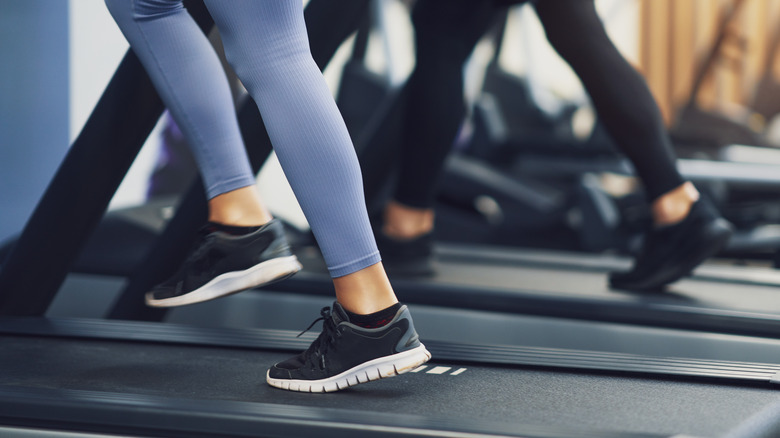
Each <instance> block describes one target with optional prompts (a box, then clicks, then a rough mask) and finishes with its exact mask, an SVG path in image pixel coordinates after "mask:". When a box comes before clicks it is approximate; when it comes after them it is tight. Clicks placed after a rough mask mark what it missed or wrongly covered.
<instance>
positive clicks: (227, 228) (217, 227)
mask: <svg viewBox="0 0 780 438" xmlns="http://www.w3.org/2000/svg"><path fill="white" fill-rule="evenodd" d="M264 226H265V225H255V226H251V227H237V226H235V225H224V224H220V223H217V222H209V223H208V224H206V229H207V230H208V231H209V232H210V233H213V232H214V231H221V232H223V233H227V234H230V235H232V236H243V235H246V234H249V233H254V232H255V231H257V230H259V229H260V228H263V227H264Z"/></svg>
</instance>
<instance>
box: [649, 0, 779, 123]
mask: <svg viewBox="0 0 780 438" xmlns="http://www.w3.org/2000/svg"><path fill="white" fill-rule="evenodd" d="M735 5H738V6H739V8H738V9H737V13H736V14H735V15H734V16H733V17H732V19H731V20H730V22H729V26H728V27H727V28H728V34H729V37H728V38H726V39H725V40H724V41H723V44H722V45H721V46H720V50H719V51H718V52H717V53H718V56H717V58H716V59H715V60H714V62H713V63H712V65H711V66H710V68H709V69H708V70H707V71H708V74H707V75H706V76H704V77H703V79H702V81H701V84H700V85H699V88H698V89H697V90H696V91H697V94H696V99H695V102H696V105H697V106H699V107H701V108H703V109H708V110H717V111H721V112H731V113H733V112H734V109H735V108H737V109H739V108H741V107H746V106H748V105H749V104H750V103H751V102H752V101H753V100H754V96H755V93H756V91H755V90H756V85H757V83H758V82H759V80H760V79H761V77H762V75H763V73H764V69H765V68H766V66H767V63H768V62H770V61H771V62H772V63H773V67H774V73H775V76H776V77H777V78H778V79H779V80H780V56H774V57H770V56H768V55H769V51H770V50H769V49H770V46H771V40H772V38H773V36H774V33H775V30H776V29H778V25H780V1H778V0H642V7H641V9H640V18H639V19H640V22H639V28H640V57H639V59H640V62H641V71H642V73H643V74H644V75H645V77H646V78H647V82H648V85H649V86H650V88H651V90H652V91H653V94H654V96H655V97H656V99H657V100H658V104H659V106H660V107H661V109H662V112H663V114H664V117H665V118H666V120H673V119H674V116H675V115H676V112H677V111H678V110H679V109H680V107H681V106H683V105H685V104H686V103H687V101H688V99H689V98H690V96H691V92H692V91H693V87H694V85H695V81H696V78H697V76H698V75H699V73H700V72H701V70H702V68H703V67H704V62H705V60H706V59H707V56H708V54H709V53H710V52H711V51H712V48H713V47H714V44H715V43H716V41H717V38H718V30H719V28H720V26H721V24H722V23H721V20H722V19H723V17H724V16H725V14H726V13H727V11H729V10H731V9H732V8H734V7H735Z"/></svg>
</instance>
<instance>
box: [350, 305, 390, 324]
mask: <svg viewBox="0 0 780 438" xmlns="http://www.w3.org/2000/svg"><path fill="white" fill-rule="evenodd" d="M400 308H401V303H395V304H393V305H392V306H390V307H388V308H387V309H382V310H380V311H378V312H374V313H369V314H368V315H358V314H357V313H352V312H350V311H349V310H347V309H344V311H345V312H347V316H348V317H349V322H351V323H352V324H355V325H357V326H360V327H363V328H378V327H382V326H384V325H386V324H387V323H388V322H390V321H392V319H393V318H395V314H396V313H398V310H399V309H400Z"/></svg>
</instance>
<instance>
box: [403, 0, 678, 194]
mask: <svg viewBox="0 0 780 438" xmlns="http://www.w3.org/2000/svg"><path fill="white" fill-rule="evenodd" d="M510 3H521V1H519V0H494V1H493V2H491V1H474V0H418V1H417V3H416V4H415V9H414V13H413V16H412V19H413V23H414V26H415V29H416V31H417V32H416V39H415V41H416V44H417V64H416V67H415V70H414V72H413V73H412V75H411V77H410V78H409V81H408V82H407V84H406V90H405V94H404V96H405V99H406V101H405V116H404V131H405V134H404V141H403V142H402V144H401V145H400V151H401V160H400V170H399V172H400V176H399V178H398V185H397V187H396V190H395V193H394V195H393V197H394V198H395V200H397V201H399V202H401V203H402V204H406V205H410V206H413V207H418V208H431V207H432V206H433V202H434V198H435V194H436V184H437V180H438V178H439V175H440V174H441V171H442V168H443V166H444V162H445V158H446V157H447V155H448V153H449V151H450V148H451V145H452V143H453V141H454V139H455V136H456V134H457V131H458V127H459V126H460V122H461V121H462V119H463V116H464V114H465V107H464V100H463V71H462V67H463V64H464V62H465V61H466V59H467V58H468V56H469V55H470V54H471V51H472V49H473V48H474V46H475V45H476V43H477V42H478V41H479V39H480V38H481V37H482V35H483V34H484V33H485V32H487V30H488V29H490V26H491V24H492V23H493V22H494V20H495V18H496V17H498V15H499V13H500V12H502V11H503V10H504V8H503V6H504V5H506V4H510ZM533 3H534V7H535V8H536V13H537V15H538V16H539V19H540V21H541V23H542V25H543V26H544V30H545V32H546V34H547V39H548V40H549V41H550V44H551V45H552V46H553V47H554V48H555V50H556V51H557V52H558V54H560V55H561V57H562V58H563V59H564V60H565V61H566V62H567V63H569V65H570V66H571V67H572V69H573V70H574V72H575V73H576V74H577V76H578V77H579V78H580V80H581V81H582V84H583V86H584V87H585V89H586V91H587V92H588V94H589V95H590V97H591V99H592V101H593V105H594V107H595V109H596V111H597V113H598V115H599V118H600V120H601V122H602V123H603V124H604V127H605V128H606V130H607V132H608V133H609V134H610V135H611V136H612V138H613V139H614V141H615V144H616V145H617V146H618V148H619V149H620V151H621V152H623V153H624V154H625V155H626V156H627V157H628V158H629V159H630V160H631V163H632V164H633V165H634V168H635V169H636V171H637V174H638V175H639V177H640V179H641V180H642V183H643V184H644V187H645V192H646V195H647V198H648V200H649V201H653V200H655V199H657V198H658V197H660V196H661V195H663V194H665V193H667V192H669V191H670V190H672V189H674V188H675V187H677V186H679V185H681V184H682V183H683V182H684V179H683V178H682V176H680V174H679V172H678V171H677V168H676V166H675V160H676V157H675V155H674V152H673V149H672V144H671V140H670V138H669V135H668V133H667V131H666V128H665V126H664V124H663V119H662V118H661V112H660V111H659V109H658V106H657V105H656V103H655V100H654V99H653V96H652V94H651V93H650V90H649V89H648V87H647V84H646V83H645V81H644V80H643V79H642V77H641V76H640V75H639V74H638V73H637V72H636V70H634V69H633V67H631V65H630V64H629V63H628V62H627V61H626V60H625V58H623V56H622V55H621V54H620V52H618V50H617V48H616V47H615V45H614V44H613V43H612V41H611V40H610V39H609V36H608V35H607V33H606V31H605V30H604V26H603V24H602V23H601V20H600V19H599V16H598V14H597V13H596V9H595V6H594V2H593V0H538V1H535V2H533Z"/></svg>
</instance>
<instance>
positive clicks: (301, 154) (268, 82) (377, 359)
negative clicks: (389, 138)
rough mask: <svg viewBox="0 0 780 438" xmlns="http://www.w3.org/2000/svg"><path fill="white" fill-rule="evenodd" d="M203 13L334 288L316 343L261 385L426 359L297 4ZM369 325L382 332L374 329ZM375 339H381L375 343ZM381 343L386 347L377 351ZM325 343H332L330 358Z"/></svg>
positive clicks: (337, 378) (325, 381)
mask: <svg viewBox="0 0 780 438" xmlns="http://www.w3.org/2000/svg"><path fill="white" fill-rule="evenodd" d="M206 5H207V7H208V8H209V11H210V12H211V14H212V16H213V17H214V20H215V22H216V23H217V26H218V27H219V28H220V31H221V34H222V38H223V42H224V44H225V49H226V54H227V58H228V60H229V61H230V63H231V65H232V66H233V68H234V70H235V71H236V74H237V75H238V76H239V78H241V80H242V82H243V84H244V85H245V86H246V88H247V90H248V92H249V93H250V94H251V95H252V97H253V98H254V100H255V102H256V103H257V105H258V107H259V108H260V111H261V113H262V114H263V120H264V121H265V124H266V127H267V129H268V134H269V136H270V138H271V141H272V143H273V145H274V149H275V151H276V153H277V156H278V157H279V161H280V163H281V165H282V168H283V169H284V171H285V174H286V175H287V177H288V180H289V181H290V185H291V187H292V188H293V191H294V192H295V194H296V197H297V198H298V201H299V202H300V204H301V208H302V209H303V211H304V213H305V215H306V217H307V220H308V221H309V224H310V225H311V228H312V231H313V232H314V235H315V237H316V239H317V241H318V243H319V245H320V248H321V250H322V253H323V256H324V257H325V261H326V264H327V265H328V268H329V270H330V273H331V276H332V277H333V278H334V287H335V289H336V296H337V302H336V303H334V306H333V310H332V311H327V312H323V318H325V326H324V327H325V328H324V330H323V333H322V334H321V335H320V338H318V340H317V341H316V342H315V343H314V344H313V345H312V347H311V348H310V349H309V350H307V351H306V352H305V353H303V354H302V355H301V356H298V357H296V358H293V359H291V360H290V361H285V362H283V363H281V364H277V366H275V367H273V368H272V369H271V370H270V371H269V374H268V377H267V379H268V382H269V383H270V384H272V385H274V386H277V387H281V388H283V389H292V390H298V391H310V390H314V391H319V390H322V391H329V390H336V389H340V388H343V387H346V386H349V385H353V384H357V383H363V382H364V381H365V380H373V379H374V378H378V377H379V376H382V377H385V376H386V375H387V373H388V372H389V371H388V370H390V368H392V366H393V365H395V366H396V367H395V368H393V370H392V372H395V371H394V370H395V369H397V371H398V372H403V371H406V370H408V369H411V368H412V367H413V366H416V365H417V364H419V363H422V362H424V361H426V360H427V359H428V357H429V354H428V353H427V351H426V350H425V347H424V346H423V345H422V344H420V343H419V340H418V339H417V336H416V333H415V332H414V327H413V324H412V323H411V317H410V316H409V314H408V310H407V309H406V308H405V307H404V306H401V305H399V304H398V301H397V299H396V297H395V294H394V292H393V290H392V287H391V286H390V283H389V281H388V280H387V277H386V275H385V273H384V270H383V268H382V265H381V263H380V261H379V254H378V251H377V249H376V244H375V242H374V238H373V234H372V232H371V228H370V225H369V222H368V214H367V212H366V207H365V200H364V198H363V192H362V181H361V175H360V169H359V166H358V163H357V158H356V155H355V151H354V148H353V146H352V142H351V140H350V138H349V135H348V133H347V130H346V126H345V125H344V121H343V119H342V118H341V117H340V114H339V112H338V109H337V107H336V105H335V102H334V100H333V97H332V95H331V93H330V90H329V89H328V88H327V85H326V84H325V81H324V79H323V77H322V75H321V73H320V71H319V69H318V68H317V66H316V64H315V63H314V61H313V60H312V57H311V54H310V51H309V45H308V41H307V39H306V29H305V26H304V24H303V11H302V6H301V3H300V2H299V1H297V0H284V1H274V2H257V1H246V0H243V1H231V2H224V1H218V0H207V1H206ZM367 314H368V315H367ZM371 315H374V316H371ZM366 321H367V322H366ZM378 321H381V322H382V323H383V324H382V325H381V326H378V327H374V326H373V325H374V324H375V323H377V322H378ZM361 324H367V325H369V326H372V327H371V328H368V327H366V326H365V325H361ZM395 327H400V328H401V330H394V328H395ZM372 330H373V331H372ZM391 332H392V333H391ZM377 333H382V334H387V337H383V340H380V339H379V338H375V337H374V336H375V335H376V334H377ZM372 334H373V335H372ZM366 337H368V338H370V339H373V340H372V341H369V342H368V344H369V346H366V345H364V343H363V342H364V341H365V339H366ZM340 339H341V340H340ZM361 339H363V340H361ZM388 339H392V342H391V344H392V345H385V342H388ZM334 343H335V344H334ZM380 344H381V345H382V346H383V347H382V348H385V347H389V349H387V348H385V350H384V352H381V353H380V348H378V347H371V346H370V345H380ZM333 345H339V347H338V352H335V351H334V350H332V348H334V347H333ZM387 351H392V352H393V354H390V355H387ZM326 352H327V353H328V354H327V355H326V354H325V353H326ZM345 355H346V356H348V357H346V356H345ZM369 362H370V364H369ZM375 364H376V365H377V366H376V367H375V368H371V369H370V370H369V369H368V368H366V367H369V368H370V367H373V366H374V365H375ZM309 365H311V367H313V368H315V369H316V372H313V371H312V370H311V369H310V368H309ZM375 369H376V370H379V371H377V372H376V373H375V372H374V371H373V370H375ZM366 372H367V373H368V374H365V373H366ZM364 375H365V376H366V377H365V378H364V377H363V376H364Z"/></svg>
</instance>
